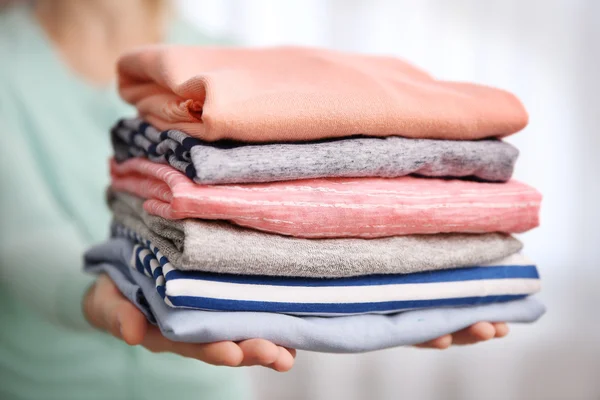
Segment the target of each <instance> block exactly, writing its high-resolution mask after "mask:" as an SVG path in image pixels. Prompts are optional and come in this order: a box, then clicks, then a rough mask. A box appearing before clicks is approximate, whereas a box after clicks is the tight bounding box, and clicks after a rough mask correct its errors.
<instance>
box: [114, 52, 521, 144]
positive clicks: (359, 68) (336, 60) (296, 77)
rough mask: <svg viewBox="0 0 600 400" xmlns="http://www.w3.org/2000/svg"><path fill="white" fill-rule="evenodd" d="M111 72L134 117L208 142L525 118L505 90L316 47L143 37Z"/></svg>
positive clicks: (499, 127) (474, 132) (501, 124)
mask: <svg viewBox="0 0 600 400" xmlns="http://www.w3.org/2000/svg"><path fill="white" fill-rule="evenodd" d="M118 72H119V91H120V94H121V96H122V97H123V99H125V100H126V101H127V102H129V103H131V104H133V105H135V106H136V107H137V109H138V112H139V114H140V116H141V117H142V118H144V119H145V120H147V121H148V122H150V123H151V124H152V125H154V126H156V127H158V128H159V129H161V130H166V129H180V130H182V131H184V132H186V133H188V134H189V135H191V136H195V137H197V138H200V139H203V140H207V141H215V140H219V139H236V140H240V141H245V142H271V141H305V140H314V139H321V138H328V137H341V136H348V135H356V134H363V135H369V136H391V135H397V136H405V137H413V138H434V139H459V140H460V139H464V140H472V139H480V138H485V137H501V136H506V135H509V134H512V133H514V132H517V131H519V130H521V129H522V128H523V127H525V125H526V124H527V118H528V117H527V113H526V111H525V109H524V108H523V106H522V104H521V103H520V102H519V100H518V99H517V98H516V97H515V96H513V95H512V94H510V93H508V92H505V91H503V90H499V89H494V88H491V87H486V86H481V85H476V84H472V83H460V82H446V81H440V80H436V79H434V78H432V77H431V76H429V75H428V74H427V73H425V72H423V71H421V70H419V69H417V68H415V67H413V66H411V65H410V64H407V63H406V62H404V61H401V60H399V59H396V58H391V57H381V56H366V55H358V54H350V53H342V52H337V51H331V50H324V49H312V48H302V47H276V48H261V49H239V48H206V47H169V46H151V47H145V48H142V49H140V50H137V51H135V52H131V53H128V54H126V55H124V56H123V57H121V59H120V60H119V63H118Z"/></svg>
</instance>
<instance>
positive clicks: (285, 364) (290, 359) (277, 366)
mask: <svg viewBox="0 0 600 400" xmlns="http://www.w3.org/2000/svg"><path fill="white" fill-rule="evenodd" d="M277 349H278V357H277V359H276V360H275V362H273V363H272V364H271V365H269V368H271V369H273V370H275V371H277V372H287V371H289V370H290V369H292V367H293V366H294V356H293V355H292V353H291V352H290V351H289V350H288V349H286V348H285V347H281V346H277ZM294 353H295V351H294Z"/></svg>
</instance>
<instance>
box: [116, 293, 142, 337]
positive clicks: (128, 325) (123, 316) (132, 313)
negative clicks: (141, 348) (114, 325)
mask: <svg viewBox="0 0 600 400" xmlns="http://www.w3.org/2000/svg"><path fill="white" fill-rule="evenodd" d="M117 321H118V325H119V330H120V334H121V339H123V340H124V341H125V342H126V343H127V344H129V345H131V346H136V345H138V344H141V343H142V341H143V340H144V336H145V335H146V331H147V330H148V320H147V319H146V316H145V315H144V314H142V313H141V311H140V310H138V309H137V308H136V307H135V306H134V305H133V304H131V303H129V302H126V303H125V304H122V305H120V306H119V309H118V310H117Z"/></svg>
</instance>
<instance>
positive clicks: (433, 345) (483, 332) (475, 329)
mask: <svg viewBox="0 0 600 400" xmlns="http://www.w3.org/2000/svg"><path fill="white" fill-rule="evenodd" d="M508 332H509V329H508V325H506V324H505V323H504V322H492V323H490V322H478V323H476V324H473V325H471V326H470V327H468V328H465V329H463V330H461V331H458V332H454V333H453V334H451V335H444V336H441V337H439V338H437V339H433V340H430V341H429V342H425V343H422V344H418V345H417V346H416V347H420V348H425V349H440V350H444V349H447V348H448V347H450V346H451V345H466V344H475V343H479V342H485V341H486V340H490V339H493V338H501V337H504V336H506V335H508Z"/></svg>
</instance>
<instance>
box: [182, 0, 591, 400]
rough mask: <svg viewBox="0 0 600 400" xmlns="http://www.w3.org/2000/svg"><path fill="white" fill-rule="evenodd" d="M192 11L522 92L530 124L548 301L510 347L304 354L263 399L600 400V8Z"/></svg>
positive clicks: (263, 373)
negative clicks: (538, 318)
mask: <svg viewBox="0 0 600 400" xmlns="http://www.w3.org/2000/svg"><path fill="white" fill-rule="evenodd" d="M178 7H179V9H180V11H181V13H182V15H183V16H184V17H186V18H189V19H190V21H191V22H193V23H194V24H196V25H197V26H199V27H200V28H201V29H203V30H205V31H207V32H209V33H214V34H217V35H223V36H226V37H230V38H232V39H234V40H236V41H237V42H239V43H240V44H242V45H249V46H264V45H276V44H301V45H312V46H324V47H329V48H335V49H342V50H351V51H358V52H364V53H380V54H391V55H395V56H399V57H402V58H405V59H407V60H410V61H412V62H413V63H415V64H416V65H418V66H420V67H422V68H424V69H426V70H427V71H429V72H430V73H432V74H433V75H434V76H436V77H438V78H442V79H450V80H469V81H475V82H479V83H482V84H488V85H493V86H498V87H501V88H504V89H507V90H510V91H512V92H514V93H516V94H517V95H518V96H519V97H520V98H521V100H522V101H523V102H524V103H525V106H526V108H527V109H528V111H529V113H530V124H529V126H528V127H527V129H525V130H524V131H523V132H521V133H519V134H517V135H516V136H514V137H511V138H510V139H509V141H510V142H512V143H513V144H515V145H516V146H517V147H519V149H520V150H521V157H520V159H519V162H518V164H517V170H516V178H517V179H519V180H522V181H524V182H527V183H528V184H531V185H533V186H535V187H536V188H538V189H539V190H540V191H541V192H542V193H543V195H544V196H545V199H544V201H543V205H542V226H541V228H539V229H537V230H535V231H533V232H531V233H528V234H526V235H522V236H521V237H520V238H521V239H522V240H523V242H524V243H525V250H526V252H527V254H528V255H529V256H530V257H531V258H533V259H534V260H535V261H537V262H538V264H539V267H540V272H541V274H542V278H543V282H544V288H543V292H542V293H541V295H540V298H541V299H542V300H543V301H544V302H545V303H546V305H547V306H548V312H547V314H546V316H545V317H544V318H542V320H541V321H540V322H538V323H537V324H535V325H533V326H515V325H513V326H512V333H511V335H509V337H508V338H506V339H504V340H497V341H492V342H490V343H484V344H482V345H478V346H473V347H468V348H452V349H450V350H446V351H443V352H439V351H423V350H414V349H396V350H388V351H381V352H375V353H371V354H364V355H353V356H348V355H344V356H340V355H323V354H311V353H306V352H301V353H300V354H299V356H298V363H297V365H296V366H295V367H294V369H293V370H292V372H290V373H287V374H283V375H281V374H277V373H275V372H269V371H267V370H264V369H258V368H256V369H253V370H252V371H251V373H252V375H253V378H254V382H255V388H256V390H257V393H258V396H257V397H258V398H259V399H311V400H325V399H345V400H354V399H357V400H358V399H361V400H363V399H373V400H375V399H386V400H387V399H404V400H412V399H415V400H417V399H418V400H426V399H462V400H468V399H473V400H475V399H477V400H480V399H527V400H532V399H544V400H546V399H569V400H575V399H600V379H599V378H600V341H599V340H598V338H599V336H598V333H599V332H600V313H599V312H598V310H597V308H596V307H597V305H598V304H599V303H600V290H597V286H598V284H599V283H600V280H599V278H600V230H599V228H598V226H599V225H600V211H599V208H600V178H598V174H599V173H600V154H599V153H600V134H599V133H598V129H599V128H600V96H598V93H600V78H599V77H598V73H599V72H600V24H599V23H598V17H599V16H600V2H599V1H596V0H485V1H481V0H453V1H448V0H419V1H417V0H414V1H409V0H369V1H367V0H184V1H179V3H178Z"/></svg>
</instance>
